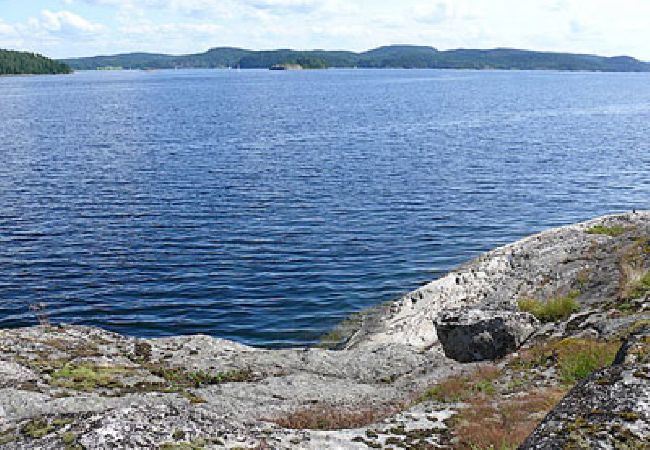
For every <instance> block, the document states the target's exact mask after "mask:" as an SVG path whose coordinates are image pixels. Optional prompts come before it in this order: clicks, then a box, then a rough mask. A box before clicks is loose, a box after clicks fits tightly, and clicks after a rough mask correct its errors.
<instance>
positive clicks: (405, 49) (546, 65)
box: [59, 45, 650, 72]
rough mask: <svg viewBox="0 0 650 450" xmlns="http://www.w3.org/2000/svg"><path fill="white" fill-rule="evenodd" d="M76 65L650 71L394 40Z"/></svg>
mask: <svg viewBox="0 0 650 450" xmlns="http://www.w3.org/2000/svg"><path fill="white" fill-rule="evenodd" d="M59 61H60V62H62V63H65V64H67V65H69V66H70V67H71V68H72V69H75V70H96V69H115V68H119V67H121V68H125V69H135V70H137V69H143V70H147V69H149V70H155V69H188V68H197V69H215V68H224V69H226V68H233V69H269V68H271V67H274V66H282V65H300V66H302V68H304V69H325V68H350V69H352V68H360V69H470V70H558V71H568V72H650V63H646V62H643V61H640V60H638V59H635V58H632V57H629V56H615V57H604V56H597V55H587V54H574V53H556V52H538V51H531V50H518V49H508V48H496V49H491V50H478V49H457V50H446V51H440V50H437V49H436V48H434V47H423V46H411V45H394V46H387V47H379V48H376V49H373V50H369V51H367V52H361V53H355V52H350V51H326V50H310V51H297V50H290V49H284V50H269V51H254V50H247V49H241V48H232V47H219V48H213V49H210V50H208V51H207V52H204V53H197V54H189V55H166V54H160V53H126V54H118V55H109V56H94V57H83V58H68V59H61V60H59Z"/></svg>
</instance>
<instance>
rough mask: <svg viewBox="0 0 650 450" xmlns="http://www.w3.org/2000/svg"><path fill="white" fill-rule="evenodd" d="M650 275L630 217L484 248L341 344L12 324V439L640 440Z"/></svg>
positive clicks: (5, 416) (350, 329) (124, 442)
mask: <svg viewBox="0 0 650 450" xmlns="http://www.w3.org/2000/svg"><path fill="white" fill-rule="evenodd" d="M649 270H650V213H648V212H642V213H630V214H625V215H617V216H608V217H604V218H598V219H594V220H592V221H589V222H585V223H581V224H576V225H570V226H567V227H562V228H558V229H554V230H549V231H546V232H543V233H541V234H538V235H535V236H531V237H529V238H526V239H524V240H522V241H519V242H516V243H513V244H511V245H508V246H505V247H501V248H498V249H496V250H493V251H491V252H489V253H486V254H484V255H482V256H480V257H479V258H477V259H475V260H474V261H471V262H469V263H467V264H466V265H464V266H462V267H460V268H458V269H457V270H455V271H453V272H451V273H449V274H448V275H446V276H445V277H443V278H441V279H439V280H436V281H434V282H432V283H430V284H428V285H426V286H423V287H422V288H420V289H418V290H416V291H414V292H412V293H410V294H408V295H406V296H404V297H403V298H401V299H399V300H397V301H395V302H392V303H390V304H386V305H381V306H379V307H377V308H374V309H372V310H370V311H367V312H365V313H362V314H359V315H357V316H355V317H354V318H352V319H351V320H349V321H346V323H344V324H342V325H341V327H339V328H338V329H337V330H335V331H334V332H333V333H331V334H330V335H329V336H328V338H327V339H326V340H325V342H326V345H324V347H329V348H308V349H289V350H263V349H256V348H251V347H246V346H243V345H240V344H237V343H234V342H230V341H225V340H221V339H215V338H211V337H207V336H185V337H174V338H164V339H137V338H130V337H125V336H121V335H117V334H114V333H110V332H107V331H104V330H101V329H95V328H88V327H80V326H64V325H52V326H45V325H43V326H39V327H33V328H23V329H11V330H0V447H1V448H7V449H34V448H38V449H61V448H63V449H68V450H72V449H84V448H86V449H95V448H99V449H118V448H119V449H122V448H147V449H156V448H160V449H166V450H172V449H200V448H274V449H275V448H287V449H288V448H306V449H307V448H313V449H326V448H342V449H348V448H359V449H363V448H417V449H420V448H422V449H425V448H468V449H470V448H477V449H488V448H498V449H501V448H515V447H517V446H518V445H520V444H521V445H522V448H526V449H555V448H630V449H642V448H643V449H645V448H648V444H647V443H648V442H649V441H650V357H649V354H650V328H649V325H648V324H650V302H649V297H650V275H649V273H650V272H649ZM531 433H532V434H531Z"/></svg>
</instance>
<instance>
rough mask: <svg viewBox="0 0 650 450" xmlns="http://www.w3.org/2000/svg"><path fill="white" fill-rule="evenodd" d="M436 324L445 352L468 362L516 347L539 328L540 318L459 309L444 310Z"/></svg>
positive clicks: (514, 349)
mask: <svg viewBox="0 0 650 450" xmlns="http://www.w3.org/2000/svg"><path fill="white" fill-rule="evenodd" d="M435 326H436V332H437V333H438V339H439V340H440V343H441V344H442V348H443V349H444V352H445V355H446V356H447V357H448V358H452V359H454V360H456V361H459V362H463V363H467V362H475V361H492V360H496V359H500V358H503V357H504V356H506V355H508V354H510V353H512V352H514V351H516V350H517V349H518V348H519V347H521V345H522V344H523V343H524V342H525V341H526V339H528V338H529V337H530V336H531V335H532V334H533V333H534V332H535V331H536V330H537V328H539V321H538V320H537V319H536V318H535V317H534V316H533V315H531V314H528V313H523V312H516V311H491V310H483V309H456V310H452V311H445V312H443V313H442V314H440V316H439V317H438V319H437V321H436V324H435Z"/></svg>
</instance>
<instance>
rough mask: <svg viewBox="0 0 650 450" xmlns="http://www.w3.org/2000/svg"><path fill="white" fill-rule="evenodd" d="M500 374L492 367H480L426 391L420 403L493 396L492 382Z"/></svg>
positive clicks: (494, 389)
mask: <svg viewBox="0 0 650 450" xmlns="http://www.w3.org/2000/svg"><path fill="white" fill-rule="evenodd" d="M500 375H501V372H500V371H499V369H497V368H496V367H494V366H481V367H479V368H478V369H477V370H476V371H475V372H474V373H472V374H470V375H457V376H452V377H449V378H447V379H446V380H444V381H442V382H441V383H439V384H437V385H435V386H433V387H431V388H430V389H428V390H427V391H426V392H425V393H424V394H422V396H421V397H420V399H419V400H420V401H421V402H424V401H436V402H440V403H457V402H463V401H466V400H468V399H470V398H472V397H475V396H476V395H477V394H484V395H487V396H493V395H495V394H496V386H495V385H494V381H495V380H496V379H497V378H499V376H500Z"/></svg>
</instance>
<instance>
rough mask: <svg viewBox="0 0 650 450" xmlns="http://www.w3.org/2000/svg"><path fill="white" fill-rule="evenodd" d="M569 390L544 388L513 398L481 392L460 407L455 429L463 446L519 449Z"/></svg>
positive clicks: (501, 449) (460, 446) (498, 449)
mask: <svg viewBox="0 0 650 450" xmlns="http://www.w3.org/2000/svg"><path fill="white" fill-rule="evenodd" d="M564 393H565V391H564V390H561V389H551V388H549V389H543V390H538V391H535V392H530V393H526V394H523V395H521V396H517V397H513V398H511V399H504V398H503V397H498V398H491V397H488V396H484V395H482V396H478V397H476V398H474V399H473V400H471V401H470V402H469V404H468V406H467V408H464V409H462V410H461V411H460V413H459V415H458V416H457V417H456V419H455V426H454V431H455V433H456V435H457V436H458V437H459V439H460V442H459V445H458V447H459V448H462V449H472V450H476V449H494V450H505V449H515V448H517V446H519V445H520V444H521V443H522V442H523V441H524V440H525V439H526V438H527V437H528V435H530V433H532V431H533V430H534V429H535V427H536V426H537V425H538V424H539V422H540V421H541V420H542V419H543V418H544V416H545V415H546V414H547V413H548V412H549V411H550V410H551V409H552V408H553V407H554V406H555V405H556V404H557V403H558V402H559V401H560V399H561V398H562V396H563V395H564Z"/></svg>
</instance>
